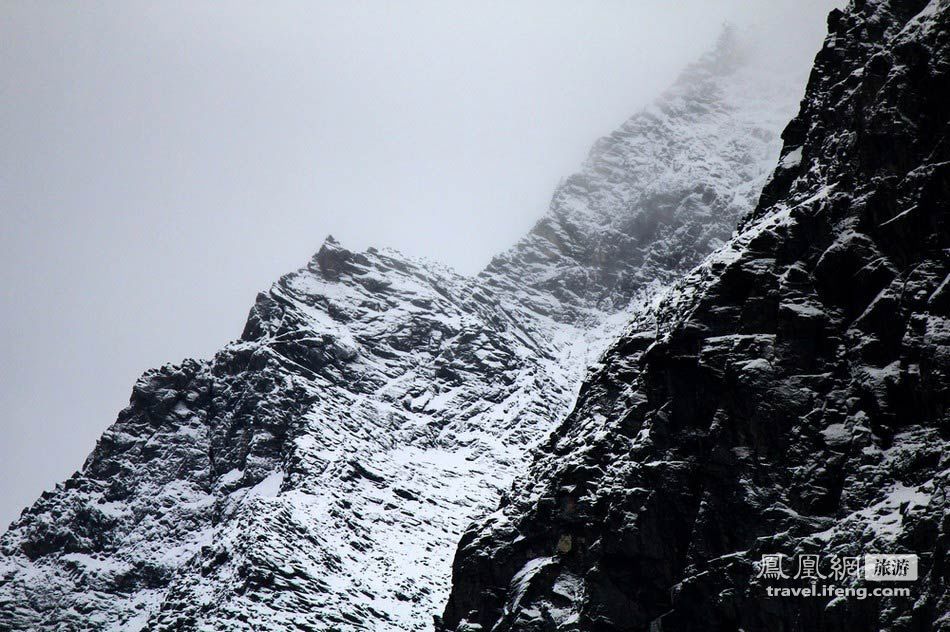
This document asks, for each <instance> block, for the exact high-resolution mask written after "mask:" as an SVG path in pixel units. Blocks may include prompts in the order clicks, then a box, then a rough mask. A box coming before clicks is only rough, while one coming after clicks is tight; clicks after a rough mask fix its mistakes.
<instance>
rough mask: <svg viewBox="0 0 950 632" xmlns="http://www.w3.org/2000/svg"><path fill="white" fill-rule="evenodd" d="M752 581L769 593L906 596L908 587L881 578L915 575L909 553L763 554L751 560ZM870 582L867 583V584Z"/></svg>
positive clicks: (914, 559) (905, 578)
mask: <svg viewBox="0 0 950 632" xmlns="http://www.w3.org/2000/svg"><path fill="white" fill-rule="evenodd" d="M755 566H756V570H757V573H756V575H755V579H756V582H757V583H759V584H762V585H764V586H765V591H766V594H767V595H768V596H770V597H829V598H836V597H855V598H858V599H866V598H867V597H871V596H875V597H891V596H910V587H908V586H903V587H901V586H893V585H887V584H882V582H912V581H914V580H916V579H917V576H918V559H917V555H915V554H913V553H887V554H881V553H874V554H870V553H869V554H866V555H856V556H839V555H830V556H823V555H820V554H817V553H805V554H800V555H793V556H790V555H784V554H782V553H769V554H764V555H762V557H761V560H760V561H759V562H757V563H756V564H755ZM869 582H874V583H873V584H871V585H870V586H868V585H867V584H868V583H869Z"/></svg>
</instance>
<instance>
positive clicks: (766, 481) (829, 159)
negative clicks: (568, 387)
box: [440, 0, 950, 632]
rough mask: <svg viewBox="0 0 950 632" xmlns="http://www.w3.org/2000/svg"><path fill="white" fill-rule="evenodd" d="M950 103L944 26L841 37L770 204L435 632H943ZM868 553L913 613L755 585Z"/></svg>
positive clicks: (895, 605) (932, 7)
mask: <svg viewBox="0 0 950 632" xmlns="http://www.w3.org/2000/svg"><path fill="white" fill-rule="evenodd" d="M948 88H950V2H948V1H947V0H931V1H930V2H928V1H926V0H855V1H854V2H852V4H851V5H850V6H849V7H848V9H847V11H846V12H841V11H837V10H836V11H833V12H832V13H831V15H830V16H829V34H828V37H827V38H826V40H825V43H824V46H823V48H822V50H821V51H820V53H819V54H818V56H817V58H816V60H815V67H814V70H813V72H812V75H811V78H810V80H809V85H808V89H807V92H806V97H805V100H804V101H803V103H802V109H801V112H800V113H799V115H798V116H797V117H796V118H795V119H794V120H792V122H791V123H790V124H789V125H788V127H787V128H786V130H785V132H784V134H783V138H784V140H785V146H784V149H783V151H782V158H781V160H780V162H779V166H778V168H777V169H776V170H775V172H774V174H773V176H772V178H771V180H770V182H769V184H768V185H767V186H766V188H765V191H764V193H763V196H762V199H761V201H760V203H759V204H758V206H757V207H756V209H755V210H754V211H753V212H752V213H751V214H750V215H749V216H748V217H747V218H745V219H744V220H743V222H742V223H741V226H740V230H739V232H738V234H737V235H736V236H735V237H734V238H733V239H732V240H730V241H729V243H728V244H726V245H725V246H724V247H723V248H721V249H719V250H718V251H717V252H716V253H714V254H713V255H711V256H710V257H709V258H708V259H707V260H706V261H705V262H704V263H703V264H702V265H701V266H699V267H698V268H696V269H695V270H694V271H693V272H691V273H690V274H689V275H688V276H687V277H686V279H685V280H684V281H683V282H682V283H680V284H678V285H677V287H676V288H675V289H674V290H672V291H671V292H670V293H669V294H668V296H667V297H666V299H665V300H664V304H663V305H662V306H661V307H660V308H659V309H658V310H657V312H656V318H655V320H654V321H653V322H652V323H651V325H652V326H651V327H650V328H648V329H644V328H642V327H640V328H638V327H636V326H634V327H632V328H630V329H629V330H628V331H627V332H626V333H625V334H624V335H623V336H622V337H621V338H620V340H619V341H618V342H617V344H616V345H614V346H613V347H612V348H611V350H610V351H608V353H607V354H606V356H605V359H604V361H603V367H602V368H601V369H600V370H599V371H598V372H596V373H595V374H594V375H592V376H591V377H590V379H589V380H588V381H587V382H586V383H585V385H584V386H583V387H582V389H581V394H580V397H579V400H578V403H577V406H576V407H575V409H574V410H573V411H572V413H571V414H570V415H569V416H568V418H567V419H566V420H565V422H564V423H563V424H562V425H561V426H560V427H559V428H558V429H557V430H555V431H554V433H553V434H552V435H551V437H550V439H549V440H548V441H547V442H546V443H545V445H544V446H543V449H541V450H540V451H539V452H538V456H537V458H536V460H535V462H534V463H533V464H532V466H531V468H530V470H529V471H528V472H527V474H525V475H524V476H522V477H519V480H518V481H517V482H516V484H515V487H514V489H513V490H512V492H511V493H510V494H509V495H508V496H506V498H505V501H504V503H503V504H502V506H501V508H499V509H498V510H497V511H496V512H495V513H493V514H492V515H491V516H489V517H487V518H486V519H484V520H483V521H481V522H480V523H479V524H478V525H476V526H475V527H473V528H471V529H470V530H468V531H467V532H466V534H465V536H463V539H462V541H461V543H460V546H459V551H458V554H457V557H456V560H455V563H454V570H453V578H454V579H453V588H452V594H451V597H450V600H449V602H448V606H447V608H446V611H445V616H444V622H443V624H442V626H440V627H441V628H443V629H446V630H458V631H460V632H461V631H463V630H464V631H466V632H475V631H477V630H493V631H495V632H504V631H508V630H532V631H541V630H559V631H563V630H648V629H649V630H651V631H659V630H676V631H679V632H685V631H690V630H697V631H699V630H745V631H747V632H748V631H752V630H762V631H776V630H782V631H788V632H792V631H794V632H799V631H800V632H816V631H821V630H828V631H831V630H867V631H869V632H870V631H881V630H902V631H903V630H921V631H922V630H935V629H940V630H943V629H948V626H950V619H948V617H950V615H948V613H950V601H948V596H947V595H948V593H947V582H948V579H950V578H948V566H947V548H948V547H947V543H948V541H950V540H948V535H950V533H948V526H950V523H948V521H947V516H948V515H950V514H948V505H947V490H948V489H950V486H948V474H950V462H948V459H950V441H948V439H950V437H948V431H950V424H948V422H950V410H948V404H950V394H948V389H950V381H948V377H950V280H948V272H950V228H948V209H950V144H948V130H950V127H948V116H950V110H948V108H947V107H946V101H945V97H944V96H943V95H945V94H947V93H948ZM872 553H915V554H917V555H919V558H920V560H919V561H920V576H921V579H920V580H919V581H917V582H915V583H912V584H910V587H911V596H910V597H895V596H890V597H885V596H874V595H872V596H869V597H868V598H867V599H859V598H856V597H851V598H847V597H838V598H832V597H831V596H829V597H811V598H809V597H798V598H796V597H778V596H770V595H769V594H768V592H767V588H768V587H769V586H798V585H801V584H802V583H804V582H796V581H793V580H789V581H788V582H787V583H781V582H778V583H770V580H769V579H766V578H760V577H759V574H760V573H761V570H762V569H761V567H760V566H758V565H759V564H760V563H761V561H762V556H763V555H771V554H784V555H786V556H789V557H790V558H794V557H795V556H799V555H806V554H813V555H818V556H820V558H821V563H822V564H823V567H822V569H821V570H822V572H823V573H828V572H829V567H828V564H829V562H830V560H829V558H830V557H831V556H839V557H840V558H844V557H853V556H862V555H865V554H872ZM786 571H788V572H789V574H790V575H791V573H792V572H793V571H794V569H792V568H791V567H789V566H786ZM840 585H842V586H848V587H852V588H855V587H861V586H862V585H863V584H861V580H857V579H854V578H845V579H844V580H843V582H842V583H841V584H840ZM884 585H885V586H886V585H887V584H884ZM891 586H893V584H891ZM873 587H874V585H871V586H870V587H869V588H873Z"/></svg>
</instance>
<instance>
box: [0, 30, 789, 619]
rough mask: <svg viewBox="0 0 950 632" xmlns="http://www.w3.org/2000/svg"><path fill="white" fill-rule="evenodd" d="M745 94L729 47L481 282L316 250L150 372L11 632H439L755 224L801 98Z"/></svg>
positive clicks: (770, 82)
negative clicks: (602, 361)
mask: <svg viewBox="0 0 950 632" xmlns="http://www.w3.org/2000/svg"><path fill="white" fill-rule="evenodd" d="M759 70H761V69H757V71H756V72H753V71H752V70H751V69H750V65H749V63H748V62H747V61H745V60H743V58H742V55H741V54H739V53H738V52H737V50H736V48H735V46H734V44H733V43H732V42H731V40H730V38H729V37H725V38H724V39H723V41H722V42H721V43H720V46H719V47H718V49H717V50H716V52H715V53H713V54H711V55H709V56H707V57H706V58H704V59H703V60H702V61H700V62H699V63H697V64H696V65H694V66H692V67H691V68H690V69H689V70H688V71H687V72H686V74H685V75H684V77H683V78H682V79H681V80H680V81H679V82H678V83H677V84H676V85H675V86H674V87H673V88H672V89H671V90H670V91H669V93H667V94H666V95H664V96H663V97H662V98H661V99H659V100H658V101H657V103H656V104H655V105H654V106H653V107H651V108H649V109H648V110H647V111H645V112H643V113H640V114H638V115H637V116H635V117H633V118H632V119H631V120H630V121H628V122H627V123H626V124H624V126H623V127H621V129H619V130H618V131H617V132H615V133H614V134H612V135H611V136H609V137H608V138H605V139H603V140H601V141H600V142H599V143H598V144H597V146H596V147H595V149H594V151H593V152H592V154H591V156H590V159H589V161H588V163H587V164H586V165H585V167H584V169H583V170H582V171H581V172H580V173H579V174H577V175H575V176H572V177H571V178H568V179H567V180H566V181H565V183H564V184H563V185H562V186H561V187H560V188H559V189H558V191H557V193H556V194H555V196H554V200H553V202H552V207H551V211H550V212H549V214H548V215H547V216H546V217H545V218H544V219H543V220H542V221H541V222H540V223H539V224H538V225H537V226H536V228H535V229H534V230H533V231H532V232H531V233H530V234H529V235H528V236H527V237H526V238H525V239H524V240H522V241H521V242H520V243H518V244H517V245H516V246H514V247H513V248H512V249H511V250H510V251H508V252H507V253H505V254H503V255H501V256H499V257H498V258H496V259H495V260H494V261H493V262H492V263H491V265H490V266H488V268H487V269H486V270H485V271H484V272H482V273H481V274H479V275H477V276H475V277H474V278H466V277H462V276H459V275H457V274H455V273H453V272H451V271H450V270H447V269H444V268H442V267H440V266H438V265H435V264H431V263H426V262H420V261H413V260H409V259H407V258H405V257H402V256H400V255H399V254H397V253H394V252H391V251H376V250H372V249H371V250H369V251H367V252H364V253H356V252H351V251H348V250H346V249H345V248H343V247H342V246H340V245H339V244H338V243H336V242H334V241H333V240H328V241H327V242H326V243H325V244H324V246H323V247H322V248H321V250H320V251H319V252H318V253H317V254H316V255H315V256H314V258H313V259H312V261H310V263H309V264H308V265H307V266H306V267H305V268H303V269H301V270H298V271H297V272H294V273H292V274H289V275H287V276H285V277H283V278H282V279H280V280H279V281H278V282H277V283H276V284H275V285H274V286H273V287H272V288H271V289H270V290H269V291H268V292H266V293H263V294H261V295H260V296H259V297H258V299H257V301H256V304H255V305H254V307H253V309H252V310H251V313H250V316H249V318H248V321H247V325H246V328H245V330H244V333H243V335H242V336H241V338H240V340H238V341H236V342H234V343H232V344H230V345H228V346H227V347H226V348H225V349H223V350H222V351H220V352H219V353H218V354H216V355H215V357H214V358H212V359H211V360H208V361H186V362H184V363H182V364H180V365H176V366H166V367H164V368H161V369H158V370H154V371H149V372H148V373H146V374H145V375H144V376H143V377H142V378H141V379H140V380H139V382H138V383H137V384H136V386H135V388H134V390H133V394H132V398H131V402H130V405H129V407H128V408H126V409H125V410H124V411H122V412H121V413H120V415H119V418H118V421H117V422H116V423H115V424H114V425H113V426H112V427H110V428H109V429H108V430H107V431H106V432H105V433H104V434H103V436H102V438H101V440H100V441H99V443H98V445H97V447H96V449H95V451H94V452H93V454H92V455H91V456H90V457H89V458H88V460H87V462H86V464H85V465H84V467H83V469H82V470H81V471H80V472H77V473H76V474H75V475H74V476H73V477H72V478H70V479H69V480H67V481H66V482H65V483H63V484H61V485H59V486H57V488H56V489H55V490H53V491H50V492H47V493H46V494H44V495H43V497H42V498H41V499H40V500H38V501H37V502H36V504H34V505H33V506H32V507H30V508H28V509H27V510H25V512H24V513H23V514H22V516H21V517H20V519H19V520H18V521H16V522H15V523H14V524H13V525H12V527H11V528H10V530H9V531H8V532H7V533H6V534H5V535H4V536H3V538H2V540H0V553H2V557H0V629H3V630H142V629H146V630H197V629H202V630H262V629H275V630H285V629H286V630H294V629H299V630H356V629H364V630H397V629H425V628H428V627H429V626H430V625H431V620H432V614H433V613H434V612H437V611H438V610H439V609H440V608H441V606H442V604H443V603H444V602H445V599H446V598H447V595H448V589H449V573H450V566H451V558H452V555H453V552H454V549H455V546H456V543H457V541H458V537H459V536H460V534H461V532H462V530H463V529H464V528H465V526H467V525H468V524H470V523H471V521H472V520H473V519H475V518H476V517H478V516H480V515H485V514H486V513H488V512H489V511H490V510H491V509H492V508H493V507H495V506H496V505H497V502H498V498H499V495H500V490H501V489H504V488H506V487H507V486H509V485H510V483H511V480H512V478H513V476H514V473H515V471H516V468H517V467H518V466H519V465H520V464H521V463H522V462H523V461H524V454H525V451H526V450H527V449H529V448H530V447H531V446H533V445H535V444H536V443H537V442H538V441H539V440H540V439H541V438H543V437H544V436H546V434H547V433H548V432H549V431H550V430H551V429H552V427H553V426H554V425H555V424H556V423H557V422H558V421H559V420H561V419H563V418H564V416H565V415H566V414H567V412H568V411H569V410H570V408H571V406H572V405H573V403H574V401H575V398H576V393H577V389H578V387H579V385H580V383H581V380H582V379H583V376H584V374H585V371H586V369H587V367H588V366H589V364H590V363H591V361H592V360H593V359H594V358H596V357H597V356H598V355H599V354H600V353H601V352H602V350H603V349H604V348H605V347H606V345H607V344H608V343H609V342H610V341H611V340H612V339H613V338H614V337H615V335H616V333H617V332H618V331H619V327H620V325H621V324H622V323H624V322H627V321H628V320H629V319H630V318H632V317H636V315H637V314H641V313H643V312H644V311H645V306H648V305H651V300H652V298H653V297H654V296H656V295H657V294H658V292H660V291H661V290H662V288H663V287H664V286H665V285H666V284H668V283H669V282H671V281H672V280H673V279H675V278H676V277H678V276H680V275H682V274H683V273H684V272H685V271H686V270H688V269H689V268H691V267H692V266H694V265H695V264H696V263H698V262H699V261H701V260H702V259H703V257H704V256H705V255H707V254H708V253H709V252H711V251H712V249H713V248H715V247H717V246H720V245H721V244H722V243H723V242H724V241H725V240H726V239H728V238H729V235H730V234H731V232H732V230H733V228H734V224H735V222H736V220H737V218H738V217H739V216H740V215H741V214H743V213H747V212H748V211H749V210H750V209H751V208H752V206H753V204H754V202H755V198H756V197H757V192H758V191H759V190H760V188H761V186H762V184H763V182H764V180H765V178H766V176H767V174H768V171H769V169H770V165H771V164H774V160H775V157H776V156H777V155H778V152H779V148H780V141H779V139H778V132H779V130H780V129H781V126H782V125H783V124H784V122H785V121H787V120H788V118H789V117H790V116H791V115H792V114H793V113H794V111H795V107H796V104H797V101H798V96H799V94H800V86H801V85H803V83H804V77H802V78H801V79H800V81H796V78H794V77H792V78H789V77H788V76H787V74H785V73H783V72H773V73H771V74H768V73H766V74H763V73H761V72H758V71H759ZM773 70H775V69H773Z"/></svg>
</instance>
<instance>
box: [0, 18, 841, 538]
mask: <svg viewBox="0 0 950 632" xmlns="http://www.w3.org/2000/svg"><path fill="white" fill-rule="evenodd" d="M833 4H835V3H834V2H832V1H830V0H744V1H743V0H680V1H678V2H669V1H668V0H622V1H621V0H617V1H611V0H602V1H599V2H594V1H581V0H573V1H562V2H557V1H553V0H538V1H522V0H505V1H499V2H487V1H477V2H476V1H474V0H469V1H467V2H454V1H451V0H436V1H433V2H419V1H399V2H383V1H381V0H380V1H373V2H354V1H352V0H347V1H345V2H344V1H342V0H341V1H338V2H299V3H297V2H293V3H291V2H227V3H217V2H214V3H210V2H209V3H205V2H181V3H179V2H159V3H140V2H129V1H125V0H122V1H119V0H116V1H114V2H109V3H100V2H90V1H84V2H56V1H53V0H47V1H44V2H27V1H25V0H23V1H21V2H12V1H11V0H2V2H0V213H2V230H0V269H2V271H3V287H2V295H0V301H2V304H0V325H2V332H0V344H2V347H0V353H2V359H0V523H3V524H2V525H0V531H2V530H3V528H5V526H6V523H7V522H8V521H9V520H11V519H13V518H14V517H15V516H16V515H17V513H18V512H19V510H20V508H22V507H23V506H25V505H27V504H29V503H30V502H32V500H33V499H34V498H35V497H36V496H38V495H39V494H40V493H41V492H42V491H43V489H46V488H49V487H51V486H52V485H54V484H55V483H56V482H57V481H59V480H61V479H63V478H64V477H66V476H68V475H69V474H70V473H71V472H73V471H74V470H76V469H78V468H79V467H80V466H81V464H82V461H83V459H84V458H85V456H86V455H87V454H88V452H89V451H90V450H91V449H92V447H93V446H94V444H95V440H96V438H97V437H98V435H99V434H100V433H101V432H102V431H103V430H104V429H105V428H106V427H107V426H108V425H109V424H110V423H111V422H112V421H113V419H114V418H115V415H116V413H117V411H118V410H119V409H121V408H122V407H123V406H124V405H125V404H126V403H127V401H128V396H129V393H130V390H131V386H132V383H133V382H134V380H135V379H136V378H137V377H138V375H139V374H140V373H141V372H142V371H144V370H145V369H147V368H149V367H153V366H158V365H161V364H163V363H166V362H177V361H180V360H181V359H182V358H185V357H207V356H209V355H211V354H212V353H213V352H214V351H215V350H216V349H217V348H219V347H221V346H222V345H223V344H225V343H226V342H227V341H228V340H231V339H233V338H235V337H237V336H238V335H239V334H240V331H241V328H242V325H243V322H244V318H245V317H246V315H247V311H248V309H249V307H250V305H251V303H252V301H253V299H254V296H255V294H256V293H257V292H258V291H259V290H261V289H264V288H266V287H267V286H269V285H270V283H271V282H272V281H273V280H275V279H276V278H277V277H278V276H279V275H280V274H282V273H284V272H287V271H289V270H292V269H294V268H297V267H299V266H301V265H303V264H304V263H305V262H306V261H307V259H308V258H309V257H310V256H311V254H312V253H313V252H314V251H315V250H316V249H317V248H318V247H319V245H320V243H321V242H322V241H323V238H324V237H325V236H326V235H327V234H333V235H334V236H335V237H337V239H339V240H340V241H342V242H343V244H344V245H346V246H348V247H350V248H356V249H363V248H366V247H367V246H369V245H376V246H392V247H395V248H397V249H400V250H402V251H403V252H405V253H407V254H411V255H418V256H426V257H429V258H433V259H437V260H441V261H443V262H445V263H448V264H450V265H452V266H454V267H455V268H456V269H458V270H459V271H462V272H465V273H472V272H475V271H477V270H478V269H479V268H480V267H481V266H482V265H484V264H485V263H486V262H487V261H488V259H489V258H490V256H491V255H492V254H493V253H495V252H498V251H499V250H501V249H503V248H505V247H506V246H508V245H510V244H511V243H512V242H514V241H515V240H516V239H517V238H518V237H519V236H520V235H521V234H522V233H524V231H526V230H527V229H528V228H529V227H530V226H531V224H532V223H533V222H534V221H535V220H536V219H537V218H538V217H539V216H540V215H541V214H542V213H543V212H544V210H545V208H546V206H547V202H548V201H549V199H550V196H551V193H552V191H553V189H554V187H555V185H556V184H557V182H558V180H559V179H560V178H561V177H562V176H565V175H568V174H569V173H571V171H573V170H574V169H575V168H576V167H577V166H578V165H579V164H580V163H581V162H582V161H583V159H584V157H585V156H586V153H587V150H588V148H589V147H590V145H591V144H592V143H593V141H594V140H595V139H596V138H597V137H598V136H601V135H604V134H606V133H609V132H610V131H611V130H612V129H613V128H614V127H616V126H617V125H619V124H620V123H621V122H622V121H623V120H624V119H625V118H626V117H628V116H629V115H631V114H633V113H634V112H635V111H636V110H638V109H639V108H640V107H641V106H643V105H644V104H646V103H647V102H648V101H649V100H650V99H651V98H653V97H654V96H656V95H657V93H659V92H660V91H661V90H662V89H663V88H664V87H665V86H666V85H668V84H669V83H670V82H671V81H672V79H673V78H674V77H675V75H676V73H677V72H678V71H679V70H680V69H681V68H682V67H683V66H684V65H685V64H686V63H688V62H689V61H691V60H693V59H694V58H696V57H698V56H699V55H700V54H701V53H702V52H703V51H705V50H706V49H708V48H709V47H710V45H711V44H712V42H713V41H714V40H715V37H716V35H717V34H718V32H719V30H720V28H721V25H722V23H723V22H724V21H725V20H731V21H733V22H735V23H736V24H738V25H739V26H740V27H741V26H748V25H752V26H753V27H754V28H756V29H760V28H775V27H776V25H781V32H782V33H783V34H785V35H786V36H788V35H789V34H791V37H790V39H788V41H791V42H793V43H794V45H793V46H792V47H791V48H790V49H789V51H788V63H789V64H798V65H801V66H802V68H805V67H806V66H808V65H810V60H811V58H812V57H813V55H814V52H815V51H816V50H817V48H818V46H819V44H820V41H821V38H822V36H823V34H824V31H825V28H824V15H825V13H826V12H827V10H828V9H829V8H830V7H831V6H833ZM783 54H785V53H783Z"/></svg>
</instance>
